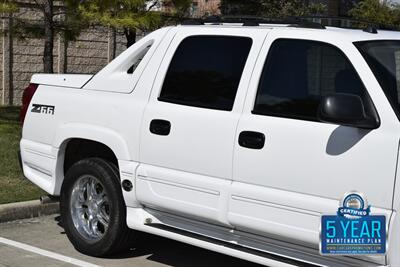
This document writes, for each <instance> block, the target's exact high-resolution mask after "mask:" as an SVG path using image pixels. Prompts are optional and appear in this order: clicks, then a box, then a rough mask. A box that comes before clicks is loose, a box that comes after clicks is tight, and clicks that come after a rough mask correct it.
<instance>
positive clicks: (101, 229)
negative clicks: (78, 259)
mask: <svg viewBox="0 0 400 267" xmlns="http://www.w3.org/2000/svg"><path fill="white" fill-rule="evenodd" d="M60 212H61V219H62V224H63V227H64V229H65V233H66V234H67V236H68V239H69V240H70V241H71V243H72V244H73V246H74V247H75V249H76V250H78V251H79V252H81V253H84V254H86V255H90V256H95V257H105V256H109V255H111V254H114V253H117V252H120V251H123V250H125V249H128V248H129V246H130V245H131V244H132V242H133V241H134V238H135V232H134V231H133V230H131V229H129V228H128V227H127V225H126V206H125V202H124V199H123V197H122V189H121V185H120V179H119V174H118V169H117V168H116V166H114V165H113V164H112V163H111V162H108V161H106V160H103V159H100V158H88V159H83V160H81V161H79V162H77V163H75V164H73V165H72V166H71V167H70V169H69V170H68V171H67V174H66V176H65V179H64V183H63V185H62V188H61V197H60Z"/></svg>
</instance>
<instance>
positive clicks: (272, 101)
mask: <svg viewBox="0 0 400 267" xmlns="http://www.w3.org/2000/svg"><path fill="white" fill-rule="evenodd" d="M332 93H347V94H354V95H358V96H360V97H361V99H363V100H364V103H366V104H368V105H372V102H371V101H370V99H369V97H368V94H367V92H366V90H365V87H364V85H363V83H362V82H361V80H360V78H359V76H358V75H357V73H356V71H355V70H354V68H353V66H352V65H351V63H350V62H349V60H348V59H347V57H346V56H345V55H344V54H343V53H342V51H340V50H339V49H338V48H336V47H334V46H332V45H329V44H326V43H322V42H316V41H307V40H295V39H278V40H276V41H275V42H274V43H273V44H272V46H271V49H270V52H269V55H268V58H267V61H266V63H265V66H264V69H263V72H262V75H261V80H260V83H259V88H258V92H257V98H256V102H255V107H254V110H253V113H255V114H262V115H270V116H278V117H287V118H294V119H303V120H310V121H317V120H318V119H317V112H318V106H319V104H320V101H321V99H322V97H323V96H325V95H327V94H332Z"/></svg>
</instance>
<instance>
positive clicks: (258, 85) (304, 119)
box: [251, 37, 381, 129]
mask: <svg viewBox="0 0 400 267" xmlns="http://www.w3.org/2000/svg"><path fill="white" fill-rule="evenodd" d="M281 40H287V41H303V42H311V43H319V44H323V45H327V46H330V47H332V48H334V49H336V50H337V51H338V52H339V54H341V55H342V56H343V57H344V58H345V60H347V62H348V63H349V64H350V66H351V68H352V69H353V70H354V72H355V73H356V75H357V77H358V79H359V80H360V82H361V84H362V85H363V87H364V90H365V92H366V96H367V97H368V100H369V101H370V102H371V107H372V109H373V110H372V112H374V113H375V114H376V117H377V118H378V120H379V127H380V125H381V123H380V122H381V119H380V116H379V113H378V110H377V109H376V106H375V103H374V101H373V99H372V98H371V95H370V94H369V92H368V89H367V87H366V86H365V84H364V82H363V80H362V79H361V76H360V74H359V73H358V71H357V69H356V68H355V67H354V64H353V63H352V62H351V60H350V59H349V58H348V57H347V55H346V53H345V52H343V50H342V49H341V48H339V47H338V46H336V45H334V44H331V43H327V42H324V41H319V40H311V39H301V38H286V37H285V38H276V39H274V40H273V42H271V44H270V46H269V48H268V54H267V56H266V58H265V60H264V64H263V66H262V69H261V74H260V77H259V79H258V84H257V90H256V94H255V98H254V102H253V107H252V109H251V114H253V115H261V116H268V117H275V118H284V119H293V120H301V121H309V122H316V123H321V124H327V123H326V122H323V121H320V120H318V117H315V119H310V118H308V117H305V116H302V115H297V116H296V115H285V114H281V115H275V114H273V113H269V114H268V113H267V112H262V111H258V110H256V103H257V98H258V96H259V95H258V92H259V91H260V84H261V78H262V76H263V72H264V69H265V67H266V66H267V64H268V60H269V59H270V57H271V55H272V51H271V48H272V46H273V45H274V44H275V42H277V41H281ZM364 103H365V102H364V100H363V104H364ZM330 124H331V123H330ZM334 125H338V124H334ZM379 127H378V128H379ZM378 128H377V129H378Z"/></svg>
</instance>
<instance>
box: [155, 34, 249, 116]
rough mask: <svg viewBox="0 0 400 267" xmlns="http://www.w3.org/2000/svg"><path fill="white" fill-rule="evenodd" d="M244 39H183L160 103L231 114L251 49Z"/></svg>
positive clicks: (222, 37) (205, 37)
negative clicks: (229, 112) (222, 111)
mask: <svg viewBox="0 0 400 267" xmlns="http://www.w3.org/2000/svg"><path fill="white" fill-rule="evenodd" d="M251 45H252V40H251V39H250V38H247V37H231V36H192V37H188V38H186V39H184V40H183V41H182V43H181V44H180V45H179V47H178V48H177V50H176V52H175V54H174V57H173V58H172V61H171V63H170V66H169V68H168V71H167V75H166V77H165V80H164V84H163V87H162V90H161V94H160V97H159V98H158V99H159V100H160V101H165V102H170V103H175V104H182V105H188V106H195V107H203V108H209V109H218V110H232V107H233V103H234V101H235V96H236V92H237V89H238V86H239V82H240V78H241V76H242V72H243V68H244V66H245V64H246V60H247V57H248V54H249V51H250V49H251Z"/></svg>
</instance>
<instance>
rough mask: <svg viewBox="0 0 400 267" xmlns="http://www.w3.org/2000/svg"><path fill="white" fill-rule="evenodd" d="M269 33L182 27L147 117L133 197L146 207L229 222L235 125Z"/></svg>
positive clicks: (161, 72)
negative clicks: (227, 212)
mask: <svg viewBox="0 0 400 267" xmlns="http://www.w3.org/2000/svg"><path fill="white" fill-rule="evenodd" d="M194 32H195V33H196V34H194ZM265 34H266V31H255V30H243V29H235V28H225V29H224V28H220V27H208V28H207V27H196V28H194V27H182V28H180V29H179V31H178V33H177V35H176V36H175V38H174V40H173V42H172V43H171V45H170V49H169V50H168V52H167V53H166V55H165V58H164V60H163V62H162V64H161V66H160V69H159V71H158V74H157V77H156V79H155V81H154V86H153V90H152V94H151V98H150V101H149V103H148V105H147V107H146V110H145V113H144V117H143V124H142V133H141V148H140V161H141V164H140V167H139V169H138V172H137V173H138V177H137V182H136V192H137V197H138V199H139V201H140V202H141V203H142V204H144V205H145V206H146V207H148V208H152V209H156V210H161V211H165V212H169V213H173V214H178V215H182V216H190V217H194V218H198V219H199V220H204V221H211V222H213V223H219V224H227V221H226V211H227V203H228V198H227V191H228V189H229V187H230V185H231V181H232V159H233V148H234V142H235V134H236V127H237V124H238V121H239V117H240V115H241V111H242V108H243V104H244V99H245V93H246V90H247V87H248V83H249V79H250V74H251V71H252V69H253V68H254V62H255V60H256V58H257V55H258V53H259V51H260V49H261V45H262V42H263V40H264V39H265Z"/></svg>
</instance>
